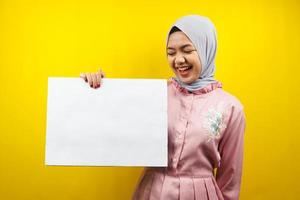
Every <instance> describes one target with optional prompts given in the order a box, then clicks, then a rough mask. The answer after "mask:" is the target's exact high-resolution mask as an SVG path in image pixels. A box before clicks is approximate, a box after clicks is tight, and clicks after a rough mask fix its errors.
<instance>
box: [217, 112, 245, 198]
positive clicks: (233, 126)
mask: <svg viewBox="0 0 300 200" xmlns="http://www.w3.org/2000/svg"><path fill="white" fill-rule="evenodd" d="M231 113H232V114H231V116H230V119H229V120H228V124H227V128H226V130H225V132H224V136H223V138H221V141H220V144H219V152H220V156H221V163H220V166H219V167H218V169H217V174H216V181H217V184H218V186H219V188H220V190H221V192H222V195H223V197H224V200H238V199H239V193H240V185H241V176H242V167H243V151H244V132H245V114H244V112H243V106H238V107H232V112H231Z"/></svg>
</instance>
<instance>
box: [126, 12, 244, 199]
mask: <svg viewBox="0 0 300 200" xmlns="http://www.w3.org/2000/svg"><path fill="white" fill-rule="evenodd" d="M216 46H217V45H216V32H215V28H214V25H213V24H212V22H211V21H210V20H209V19H208V18H207V17H203V16H198V15H188V16H184V17H182V18H180V19H178V20H177V21H176V22H175V24H174V25H173V26H172V27H171V30H170V31H169V33H168V37H167V47H166V50H167V58H168V61H169V65H170V67H171V68H172V70H173V72H174V74H175V75H176V77H175V78H173V77H172V78H171V80H170V81H169V82H170V84H169V85H168V166H167V167H146V168H145V169H144V171H143V174H142V176H141V177H140V180H139V182H138V184H137V186H136V190H135V192H134V194H133V197H132V198H133V199H134V200H145V199H151V200H159V199H162V200H167V199H168V200H173V199H174V200H175V199H176V200H177V199H179V200H238V198H239V191H240V185H241V175H242V163H243V148H244V147H243V146H244V145H243V144H244V131H245V115H244V112H243V105H242V104H241V102H240V101H239V100H238V99H237V98H236V97H235V96H233V95H231V94H230V93H228V92H226V91H224V90H223V89H222V84H221V82H219V81H217V80H215V79H214V72H215V55H216ZM215 169H217V170H215ZM215 172H217V173H215Z"/></svg>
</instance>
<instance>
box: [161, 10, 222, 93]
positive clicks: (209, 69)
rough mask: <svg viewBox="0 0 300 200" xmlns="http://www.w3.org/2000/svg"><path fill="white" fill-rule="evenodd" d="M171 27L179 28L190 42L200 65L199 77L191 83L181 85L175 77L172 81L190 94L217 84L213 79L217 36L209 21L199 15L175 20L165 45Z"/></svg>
mask: <svg viewBox="0 0 300 200" xmlns="http://www.w3.org/2000/svg"><path fill="white" fill-rule="evenodd" d="M173 26H176V27H177V28H179V29H180V30H181V31H182V32H183V33H185V35H186V36H187V37H188V38H189V39H190V40H191V42H192V43H193V45H194V47H195V48H196V50H197V53H198V56H199V59H200V61H201V64H202V70H201V72H200V77H199V78H198V79H197V80H196V81H194V82H193V83H190V84H186V83H183V82H182V81H180V79H179V78H177V77H175V78H174V79H175V80H176V81H177V82H178V83H179V84H180V85H181V86H182V87H184V88H186V89H187V90H188V91H190V92H192V91H195V90H198V89H200V88H203V87H205V86H206V85H208V84H210V83H213V82H217V81H216V80H215V79H214V73H215V56H216V50H217V34H216V30H215V27H214V24H213V23H212V22H211V20H210V19H209V18H208V17H204V16H200V15H187V16H183V17H181V18H179V19H177V20H176V21H175V23H174V24H173V25H172V26H171V28H170V30H169V32H168V36H167V42H166V43H167V45H168V40H169V36H170V31H171V29H172V28H173Z"/></svg>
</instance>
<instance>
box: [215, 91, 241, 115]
mask: <svg viewBox="0 0 300 200" xmlns="http://www.w3.org/2000/svg"><path fill="white" fill-rule="evenodd" d="M217 96H218V97H219V99H220V100H221V101H223V102H225V103H226V105H227V106H228V107H229V108H230V109H233V110H235V112H236V111H238V112H242V111H243V110H244V105H243V103H242V102H241V100H240V99H239V98H238V97H237V96H235V95H234V94H232V93H230V92H228V91H227V90H224V89H223V88H218V93H217Z"/></svg>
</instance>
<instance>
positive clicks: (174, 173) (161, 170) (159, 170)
mask: <svg viewBox="0 0 300 200" xmlns="http://www.w3.org/2000/svg"><path fill="white" fill-rule="evenodd" d="M145 172H146V173H158V174H165V175H168V176H177V177H190V178H192V177H193V178H209V177H213V178H215V176H214V174H213V172H211V173H195V172H184V171H178V170H176V169H169V168H161V167H146V168H145Z"/></svg>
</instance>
